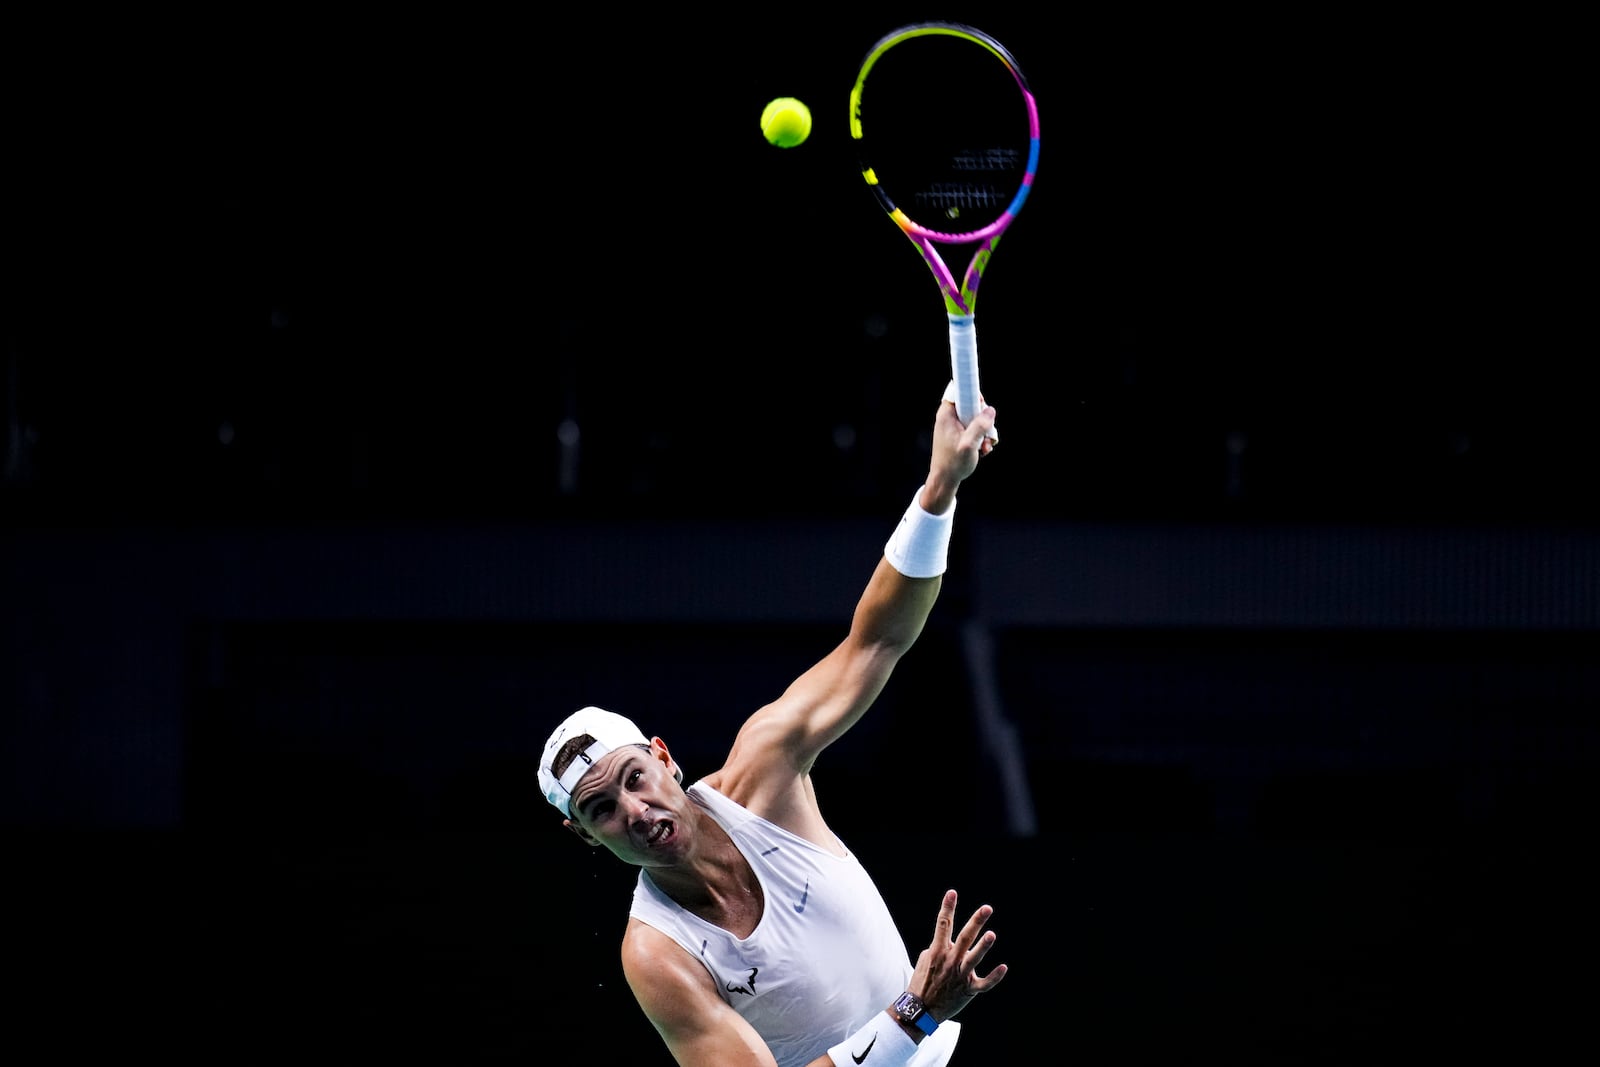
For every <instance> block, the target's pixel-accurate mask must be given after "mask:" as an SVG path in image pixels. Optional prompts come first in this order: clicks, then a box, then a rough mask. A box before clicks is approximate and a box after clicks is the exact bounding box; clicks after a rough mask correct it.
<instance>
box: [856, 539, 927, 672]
mask: <svg viewBox="0 0 1600 1067" xmlns="http://www.w3.org/2000/svg"><path fill="white" fill-rule="evenodd" d="M943 582H944V579H943V578H941V577H933V578H908V577H906V576H905V575H903V574H901V573H900V572H899V571H898V570H896V569H895V568H894V565H893V564H892V563H890V562H889V559H888V557H887V556H885V557H884V558H882V559H880V560H878V565H877V567H876V568H875V569H874V570H873V572H872V580H871V581H869V582H868V583H867V588H866V591H865V592H864V593H862V594H861V599H860V600H859V601H858V602H857V603H856V611H855V616H854V618H853V619H852V620H851V625H850V631H851V634H852V636H853V637H854V639H855V640H856V641H857V642H859V643H861V644H865V645H875V646H880V647H888V648H892V649H894V650H896V651H898V652H904V651H905V650H906V649H908V648H910V647H911V646H912V645H913V644H915V643H916V640H917V638H918V637H920V636H921V635H922V628H923V626H924V625H926V624H927V621H928V616H929V615H930V614H931V613H932V612H933V605H934V603H935V602H936V601H937V600H938V599H939V590H940V588H941V586H942V585H943Z"/></svg>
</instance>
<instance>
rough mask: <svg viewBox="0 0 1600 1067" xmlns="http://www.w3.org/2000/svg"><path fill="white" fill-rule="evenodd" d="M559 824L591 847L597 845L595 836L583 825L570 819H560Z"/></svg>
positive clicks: (598, 843)
mask: <svg viewBox="0 0 1600 1067" xmlns="http://www.w3.org/2000/svg"><path fill="white" fill-rule="evenodd" d="M561 825H562V826H565V827H566V828H567V829H568V830H571V831H572V832H573V833H575V834H577V835H578V837H579V838H580V839H581V840H582V841H583V843H584V844H586V845H588V846H590V847H591V848H597V847H599V845H600V842H599V841H598V840H596V839H595V836H594V835H593V834H591V833H590V832H589V831H587V830H585V829H584V828H583V827H581V826H579V825H578V824H577V823H575V822H573V821H572V820H571V819H562V820H561Z"/></svg>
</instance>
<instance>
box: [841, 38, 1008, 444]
mask: <svg viewBox="0 0 1600 1067" xmlns="http://www.w3.org/2000/svg"><path fill="white" fill-rule="evenodd" d="M869 85H870V86H871V89H872V91H871V92H870V93H868V92H867V87H868V86H869ZM864 119H870V122H864ZM869 127H870V129H871V136H870V137H869V136H867V135H866V132H865V131H866V129H867V128H869ZM850 137H851V138H852V139H853V140H854V141H855V142H856V143H857V152H858V153H859V159H860V163H861V174H862V176H863V177H864V178H866V180H867V185H868V187H869V188H871V189H872V191H873V193H874V194H875V195H876V196H877V198H878V203H879V204H880V205H882V207H883V209H884V210H885V211H887V212H888V213H889V217H890V218H891V219H893V220H894V223H895V225H897V226H899V227H900V229H901V231H902V232H903V233H905V235H906V236H907V237H908V238H910V239H911V243H912V244H914V245H915V246H916V247H917V249H918V251H920V252H921V253H922V258H923V260H924V261H926V262H927V264H928V267H929V268H930V269H931V270H932V271H933V276H934V279H935V280H936V281H937V282H938V283H939V291H940V292H941V293H942V294H943V295H944V305H945V312H946V315H947V316H948V318H949V320H950V370H951V379H952V387H951V388H952V390H953V392H954V394H955V395H954V397H953V399H954V400H955V402H956V414H957V415H959V416H960V417H961V421H962V422H970V421H971V420H972V417H973V416H974V415H975V414H977V412H978V408H979V405H980V403H981V401H980V395H981V394H980V393H979V390H978V335H977V331H976V328H975V326H974V325H973V310H974V307H975V305H976V304H977V299H978V285H979V283H980V282H981V281H982V280H983V274H984V271H985V270H986V269H988V266H989V260H990V258H991V257H992V256H993V255H994V249H995V246H996V245H997V244H999V243H1000V237H1001V235H1003V234H1004V233H1005V232H1006V229H1007V228H1008V227H1009V226H1010V225H1011V224H1012V222H1014V221H1015V220H1016V217H1017V213H1018V212H1020V211H1021V210H1022V204H1023V202H1024V201H1025V200H1027V198H1028V193H1029V191H1030V190H1031V189H1032V188H1033V180H1034V174H1035V172H1036V171H1037V169H1038V166H1039V108H1038V105H1037V103H1036V102H1035V101H1034V98H1033V93H1032V92H1030V91H1029V89H1028V82H1027V79H1026V78H1024V77H1023V74H1022V68H1021V67H1019V66H1018V65H1017V62H1016V60H1015V59H1013V58H1012V56H1011V53H1010V52H1008V51H1006V49H1005V48H1004V47H1003V46H1002V45H1001V44H1000V42H999V41H996V40H995V39H994V38H993V37H990V36H989V35H988V34H986V33H983V32H982V31H980V30H976V29H973V28H972V27H971V26H964V25H961V24H959V23H953V22H920V23H915V24H912V25H909V26H902V27H900V28H899V29H897V30H894V31H893V32H891V33H889V34H888V35H886V36H884V37H883V38H881V39H879V41H878V42H877V43H876V44H874V45H873V46H872V48H871V50H869V51H868V52H867V57H866V59H865V60H863V61H862V64H861V70H860V72H859V73H857V75H856V83H855V86H854V88H852V89H851V90H850ZM891 189H892V190H893V192H892V193H891ZM919 220H920V221H919ZM939 245H976V246H977V247H976V248H975V249H974V251H973V252H972V257H971V259H970V260H969V261H968V263H967V269H966V272H965V273H964V274H963V275H962V276H961V281H960V282H959V283H958V282H957V281H956V279H955V275H954V274H953V273H952V272H951V270H950V268H949V267H948V266H947V265H946V264H945V261H944V259H943V258H942V257H941V256H940V255H939V249H938V246H939ZM947 398H949V397H948V394H947ZM996 439H998V437H997V435H996Z"/></svg>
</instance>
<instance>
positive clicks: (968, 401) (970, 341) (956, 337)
mask: <svg viewBox="0 0 1600 1067" xmlns="http://www.w3.org/2000/svg"><path fill="white" fill-rule="evenodd" d="M949 319H950V378H951V382H950V392H954V394H955V395H954V396H953V397H951V396H950V395H949V392H947V393H946V399H953V400H955V402H956V415H957V416H958V417H959V418H960V419H961V421H962V422H964V423H966V422H971V421H972V417H973V416H974V415H976V414H977V413H978V412H979V411H980V410H982V408H983V399H982V397H983V394H982V393H981V392H979V390H978V328H977V326H975V325H974V324H973V321H972V316H971V315H957V314H955V313H950V315H949ZM988 437H989V439H990V440H991V441H996V442H998V441H999V440H1000V433H999V431H998V430H990V431H989V433H988Z"/></svg>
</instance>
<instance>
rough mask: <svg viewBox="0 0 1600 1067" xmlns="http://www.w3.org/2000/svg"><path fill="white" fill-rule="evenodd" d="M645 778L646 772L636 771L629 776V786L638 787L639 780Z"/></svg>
mask: <svg viewBox="0 0 1600 1067" xmlns="http://www.w3.org/2000/svg"><path fill="white" fill-rule="evenodd" d="M643 777H644V772H643V771H634V772H633V773H632V774H630V775H628V784H629V785H637V784H638V782H639V779H640V778H643Z"/></svg>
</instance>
